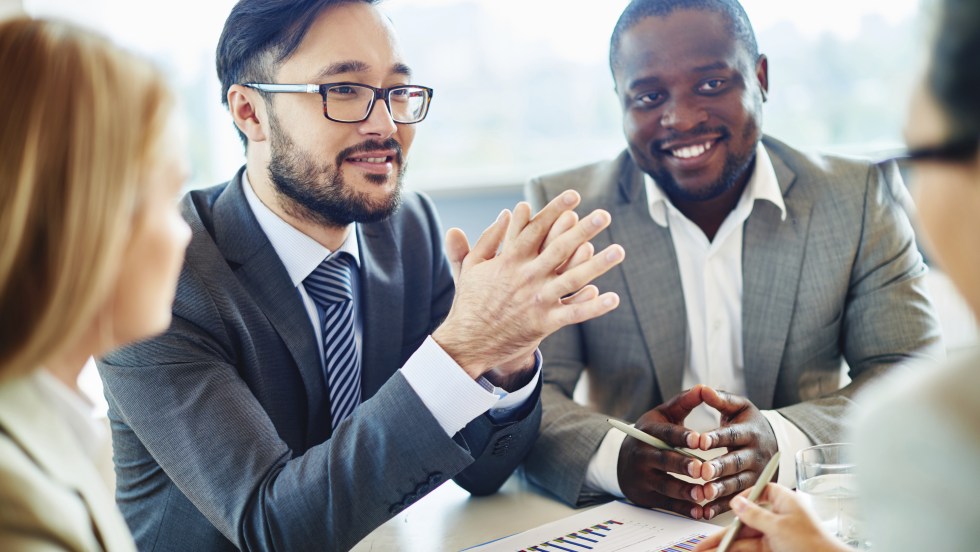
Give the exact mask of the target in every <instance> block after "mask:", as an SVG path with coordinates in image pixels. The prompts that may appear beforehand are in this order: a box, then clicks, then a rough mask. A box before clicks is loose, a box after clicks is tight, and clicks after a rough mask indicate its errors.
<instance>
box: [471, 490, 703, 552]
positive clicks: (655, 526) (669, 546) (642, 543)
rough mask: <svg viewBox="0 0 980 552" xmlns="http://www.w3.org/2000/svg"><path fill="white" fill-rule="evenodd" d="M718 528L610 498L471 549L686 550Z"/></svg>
mask: <svg viewBox="0 0 980 552" xmlns="http://www.w3.org/2000/svg"><path fill="white" fill-rule="evenodd" d="M721 530H722V528H721V527H718V526H716V525H711V524H709V523H704V522H700V521H694V520H693V519H687V518H682V517H679V516H674V515H671V514H665V513H663V512H657V511H654V510H647V509H646V508H638V507H636V506H633V505H630V504H626V503H625V502H610V503H609V504H605V505H603V506H599V507H596V508H593V509H591V510H588V511H585V512H582V513H580V514H575V515H573V516H569V517H567V518H564V519H560V520H558V521H554V522H551V523H547V524H545V525H542V526H540V527H536V528H534V529H531V530H528V531H525V532H523V533H518V534H516V535H513V536H510V537H506V538H503V539H500V540H496V541H492V542H488V543H486V544H484V545H481V546H476V547H473V548H470V549H469V550H472V551H475V552H504V551H508V552H614V551H615V552H687V551H690V550H693V549H694V546H695V545H696V544H697V543H699V542H701V540H703V539H705V538H706V537H707V536H708V535H710V534H712V533H716V532H718V531H721Z"/></svg>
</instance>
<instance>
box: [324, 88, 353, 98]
mask: <svg viewBox="0 0 980 552" xmlns="http://www.w3.org/2000/svg"><path fill="white" fill-rule="evenodd" d="M329 93H330V94H331V95H334V96H351V95H354V94H357V89H356V88H354V87H353V86H334V87H333V88H331V89H330V91H329Z"/></svg>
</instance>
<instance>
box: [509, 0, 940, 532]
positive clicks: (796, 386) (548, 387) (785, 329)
mask: <svg viewBox="0 0 980 552" xmlns="http://www.w3.org/2000/svg"><path fill="white" fill-rule="evenodd" d="M610 66H611V69H612V74H613V80H614V82H615V92H616V95H617V97H618V98H619V101H620V105H621V107H622V110H623V130H624V134H625V137H626V142H627V149H626V150H625V151H624V152H623V153H622V154H621V155H620V156H619V157H618V158H617V159H615V160H613V161H609V162H603V163H598V164H593V165H589V166H586V167H581V168H578V169H573V170H570V171H565V172H562V173H559V174H553V175H547V176H544V177H541V178H538V179H535V180H534V181H532V182H531V183H530V185H529V187H528V194H529V196H530V197H531V198H532V202H536V203H537V204H538V205H543V204H544V202H546V201H548V200H550V199H551V198H553V197H555V196H556V195H557V194H558V193H560V192H561V191H563V190H565V189H566V188H572V189H577V190H579V191H580V192H581V193H582V195H583V197H585V198H587V199H586V200H585V201H583V208H604V209H607V210H609V211H610V213H612V215H613V217H614V218H615V219H616V225H615V226H614V227H611V228H610V229H609V232H604V233H602V234H601V235H599V236H598V237H597V238H596V243H597V245H599V242H605V243H610V242H612V241H615V242H617V243H622V244H623V245H624V246H626V247H627V250H628V251H629V252H630V256H629V259H627V260H626V262H624V263H623V264H622V265H621V267H619V268H617V269H615V270H612V271H610V272H609V273H607V274H606V275H605V276H603V277H602V278H601V279H600V280H598V282H599V284H600V285H601V286H602V287H603V288H604V289H613V290H616V291H618V292H619V294H620V296H621V297H622V299H623V301H624V303H626V304H628V305H629V308H619V309H617V310H616V312H614V313H611V314H610V315H609V316H605V317H602V318H600V319H597V320H592V321H588V322H585V323H582V324H577V325H572V326H568V327H566V328H563V329H561V330H559V331H558V332H556V333H555V334H553V335H552V336H550V337H549V338H548V339H546V340H545V341H544V343H543V344H542V347H541V350H542V352H543V354H544V356H545V358H548V370H546V371H545V372H544V379H545V383H544V389H543V390H542V404H543V418H542V424H541V426H542V427H541V436H540V437H539V439H538V444H537V445H535V447H534V449H533V450H532V452H531V453H530V454H529V455H528V460H527V474H528V476H529V478H530V479H531V480H532V481H535V482H537V483H539V484H541V485H542V486H544V487H546V488H548V489H550V490H551V491H552V492H554V493H555V494H557V495H558V496H560V497H561V498H562V499H563V500H565V501H567V502H569V503H571V504H576V505H581V504H587V503H590V502H594V501H597V500H608V499H609V498H610V496H625V497H627V498H629V499H630V500H632V501H633V502H635V503H637V504H640V505H643V506H648V507H656V508H663V509H667V510H670V511H673V512H677V513H679V514H681V515H685V516H689V517H693V518H707V519H710V518H712V517H714V516H716V515H718V514H719V513H721V512H724V511H725V510H727V509H728V508H729V506H728V503H729V501H730V499H731V497H732V496H733V495H734V494H736V493H738V492H739V491H741V490H742V489H745V488H747V487H748V486H751V485H752V484H753V483H754V482H755V480H756V479H757V478H758V477H759V474H760V472H761V471H762V469H763V468H764V466H765V465H766V464H767V463H768V461H769V459H770V458H771V457H772V456H773V455H774V454H775V453H776V451H777V450H778V451H780V453H781V458H782V460H781V461H780V469H779V473H778V481H779V482H780V483H782V484H785V485H789V486H795V484H796V481H795V475H794V474H795V466H794V454H795V452H796V451H797V450H799V449H801V448H803V447H806V446H809V445H811V444H817V443H827V442H834V441H839V440H841V439H842V438H843V435H844V431H843V430H844V421H843V420H844V412H845V411H846V410H847V409H848V408H850V407H851V406H852V405H853V404H854V400H853V398H854V396H855V395H856V394H858V393H859V392H860V391H861V390H862V389H864V388H866V387H867V386H868V385H869V384H872V383H873V382H874V381H875V380H877V379H879V378H881V377H882V376H884V375H885V374H887V373H889V372H892V371H894V369H895V367H896V366H897V365H898V364H900V363H903V362H906V361H908V360H910V359H915V358H923V357H941V356H942V355H943V347H942V342H941V338H940V332H939V326H938V321H937V320H936V316H935V313H934V311H933V308H932V305H931V303H930V301H929V299H928V297H927V295H926V289H925V276H926V267H925V265H924V264H923V260H922V256H921V255H920V254H919V252H918V250H917V248H916V244H915V238H914V236H913V233H912V228H911V225H910V224H909V220H908V217H907V216H906V213H905V212H904V211H903V209H902V204H903V203H906V202H907V201H908V193H907V191H906V190H905V188H904V186H903V184H902V181H901V178H900V176H899V174H898V169H897V167H896V165H895V164H894V163H882V164H875V163H870V162H868V161H864V160H860V159H851V158H844V157H840V156H831V155H820V154H808V153H803V152H800V151H798V150H796V149H794V148H792V147H790V146H788V145H786V144H784V143H782V142H780V141H778V140H776V139H773V138H772V137H769V136H763V134H762V105H763V103H764V102H765V100H766V96H767V94H768V87H769V75H768V60H767V58H766V56H764V55H761V54H760V53H759V51H758V45H757V43H756V39H755V35H754V33H753V31H752V27H751V24H750V22H749V20H748V16H747V15H746V14H745V11H744V10H743V9H742V7H741V5H739V3H738V2H737V1H735V0H634V1H632V2H630V4H629V5H628V6H627V7H626V9H625V10H624V11H623V14H622V15H621V16H620V19H619V21H618V23H617V24H616V27H615V30H614V31H613V35H612V40H611V47H610ZM624 306H626V305H624ZM844 362H846V364H847V368H848V372H847V375H848V376H849V378H850V382H849V383H848V384H847V385H846V386H844V385H843V384H844V383H845V381H844V378H842V363H844ZM583 373H585V374H587V375H588V378H587V383H588V392H589V393H588V395H589V400H588V403H589V404H588V406H583V405H581V404H577V403H576V402H575V401H573V398H572V394H573V391H574V389H575V386H576V384H577V383H578V382H579V379H580V377H581V376H582V374H583ZM608 417H617V418H620V419H622V420H625V421H627V422H629V423H635V424H636V427H637V428H638V429H641V430H643V431H646V432H648V433H650V434H652V435H654V436H656V437H659V438H660V439H662V440H664V441H666V442H668V443H669V444H671V445H674V446H676V447H691V448H695V449H700V450H701V451H702V452H701V454H702V456H705V457H707V456H709V455H710V456H713V458H711V459H708V460H706V461H702V460H696V459H691V458H688V457H686V456H683V455H681V454H678V453H676V452H663V451H659V450H656V449H653V448H652V447H649V446H647V445H644V444H642V443H641V442H640V441H638V440H636V439H634V438H632V437H626V436H625V435H624V434H623V433H622V432H619V431H614V430H611V429H610V427H609V425H608V424H607V423H606V418H608ZM709 451H710V452H709Z"/></svg>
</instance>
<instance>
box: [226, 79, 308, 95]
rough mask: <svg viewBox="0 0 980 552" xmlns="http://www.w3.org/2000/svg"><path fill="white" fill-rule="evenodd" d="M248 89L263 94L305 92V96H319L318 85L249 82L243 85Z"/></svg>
mask: <svg viewBox="0 0 980 552" xmlns="http://www.w3.org/2000/svg"><path fill="white" fill-rule="evenodd" d="M243 86H247V87H249V88H254V89H256V90H262V91H263V92H305V93H307V94H319V93H320V85H319V84H265V83H257V82H250V83H247V84H244V85H243Z"/></svg>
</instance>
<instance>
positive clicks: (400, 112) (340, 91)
mask: <svg viewBox="0 0 980 552" xmlns="http://www.w3.org/2000/svg"><path fill="white" fill-rule="evenodd" d="M427 99H428V91H426V90H425V89H424V88H421V87H417V86H406V87H403V88H396V89H394V90H391V91H389V93H388V102H387V103H388V110H389V111H390V112H391V118H392V119H393V120H394V121H395V122H396V123H416V122H418V121H420V120H422V118H423V117H424V116H425V108H426V104H427ZM373 101H374V90H373V89H371V88H367V87H364V86H357V85H352V84H343V85H338V86H332V87H330V88H327V90H326V94H325V98H324V106H323V107H324V110H325V112H326V115H327V117H329V118H330V119H334V120H337V121H345V122H346V121H349V122H355V121H363V120H364V119H365V118H367V116H368V115H369V111H370V109H371V104H372V102H373Z"/></svg>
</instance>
